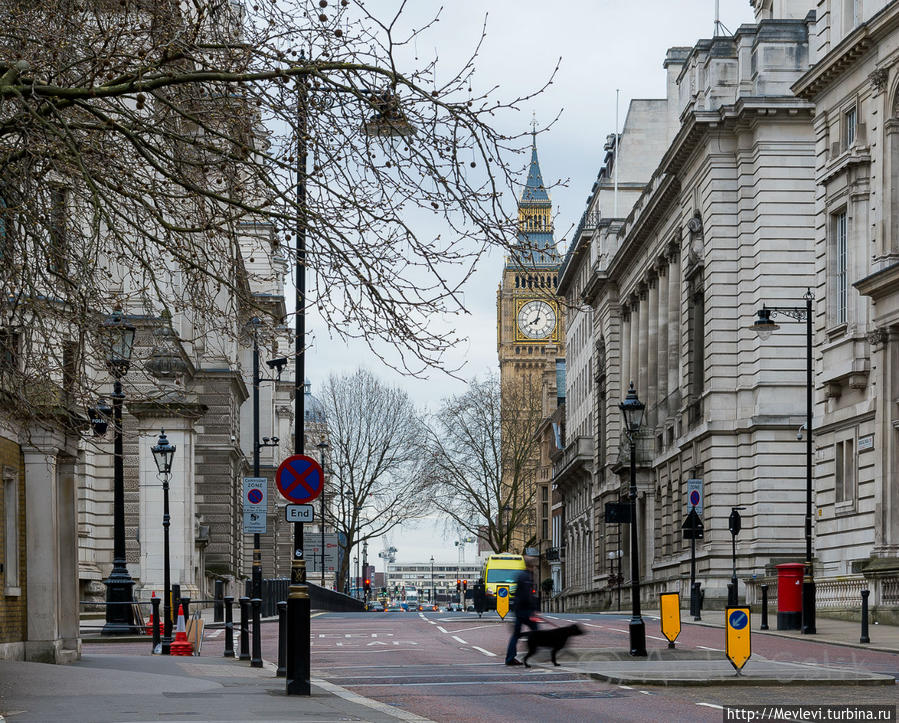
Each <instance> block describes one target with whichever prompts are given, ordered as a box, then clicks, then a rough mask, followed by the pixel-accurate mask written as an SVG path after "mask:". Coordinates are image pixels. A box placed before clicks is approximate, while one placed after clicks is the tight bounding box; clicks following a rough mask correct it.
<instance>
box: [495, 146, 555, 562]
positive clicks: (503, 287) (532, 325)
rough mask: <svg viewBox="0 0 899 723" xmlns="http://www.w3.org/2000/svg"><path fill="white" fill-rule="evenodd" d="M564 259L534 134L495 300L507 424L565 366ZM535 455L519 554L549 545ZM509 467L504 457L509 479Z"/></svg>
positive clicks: (517, 540) (517, 536)
mask: <svg viewBox="0 0 899 723" xmlns="http://www.w3.org/2000/svg"><path fill="white" fill-rule="evenodd" d="M560 261H561V259H560V257H559V253H558V251H557V250H556V245H555V241H554V240H553V219H552V201H551V200H550V197H549V193H548V192H547V190H546V187H545V186H544V184H543V176H542V174H541V172H540V163H539V161H538V159H537V141H536V134H535V135H534V141H533V145H532V147H531V163H530V168H529V170H528V177H527V181H526V182H525V184H524V188H523V189H522V192H521V197H520V198H519V200H518V246H517V250H516V252H515V253H513V254H512V255H510V256H509V257H508V258H507V260H506V264H505V267H504V268H503V278H502V282H501V283H500V287H499V289H498V291H497V299H496V311H497V330H496V335H497V353H498V356H499V369H500V384H501V385H502V386H503V388H504V390H505V389H511V390H514V391H513V392H512V393H510V394H508V395H507V394H506V393H505V392H504V401H503V410H502V414H503V417H504V418H506V419H508V417H510V416H514V415H517V414H519V412H518V411H516V410H515V409H509V408H507V407H508V406H509V400H511V399H513V398H517V397H518V396H519V394H520V393H526V394H532V395H534V396H535V397H537V399H535V400H534V401H535V403H537V404H540V403H542V400H541V397H542V395H543V389H544V386H545V381H548V382H549V383H553V382H554V380H555V376H556V365H557V363H558V362H559V361H564V354H565V345H564V341H563V339H564V324H565V312H564V309H563V308H562V307H561V306H560V305H559V303H558V299H557V297H556V294H555V290H556V286H557V283H558V279H557V272H558V268H559V263H560ZM506 423H507V422H504V424H506ZM534 431H536V430H534ZM504 449H508V447H507V446H506V447H504ZM537 456H538V455H537V454H536V453H535V455H534V459H533V462H532V464H531V465H530V466H532V469H531V470H530V471H529V472H528V474H529V475H531V476H532V477H533V480H534V481H533V482H531V481H522V483H521V484H522V485H523V486H524V487H526V488H527V489H522V493H523V494H524V496H525V497H526V498H528V499H529V500H530V505H531V506H532V507H533V509H530V510H528V511H527V514H522V515H521V516H520V520H518V521H517V524H515V528H514V536H513V540H514V547H515V551H516V552H523V551H524V549H523V548H524V547H525V546H528V547H531V546H533V547H536V548H537V549H538V550H541V549H544V548H546V547H549V537H548V533H549V505H548V504H547V505H543V501H544V497H545V498H546V500H547V501H548V499H549V474H548V464H544V465H543V466H542V467H540V463H539V460H538V459H537ZM509 464H510V461H509V460H503V465H504V478H506V479H508V478H509V475H510V473H509V472H508V469H509V467H508V466H507V465H509ZM516 464H518V463H516ZM538 467H539V469H538ZM541 470H542V471H543V475H542V477H541V478H540V479H539V480H538V479H537V478H538V477H540V471H541ZM513 514H515V513H513Z"/></svg>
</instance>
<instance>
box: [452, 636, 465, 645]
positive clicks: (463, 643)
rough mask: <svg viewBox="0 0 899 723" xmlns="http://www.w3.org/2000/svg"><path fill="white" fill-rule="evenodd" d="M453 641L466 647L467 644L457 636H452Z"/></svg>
mask: <svg viewBox="0 0 899 723" xmlns="http://www.w3.org/2000/svg"><path fill="white" fill-rule="evenodd" d="M453 640H458V641H459V642H460V643H462V645H468V643H467V642H465V641H464V640H462V638H460V637H459V636H458V635H453Z"/></svg>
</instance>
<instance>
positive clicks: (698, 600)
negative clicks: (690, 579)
mask: <svg viewBox="0 0 899 723" xmlns="http://www.w3.org/2000/svg"><path fill="white" fill-rule="evenodd" d="M693 589H694V590H695V591H696V592H695V597H696V609H695V610H694V611H693V619H694V620H702V615H701V614H700V612H701V611H702V583H700V582H694V583H693Z"/></svg>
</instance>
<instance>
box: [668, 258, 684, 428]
mask: <svg viewBox="0 0 899 723" xmlns="http://www.w3.org/2000/svg"><path fill="white" fill-rule="evenodd" d="M669 258H670V259H671V261H670V263H669V264H668V334H667V336H668V395H669V397H671V402H670V404H669V406H668V414H669V415H674V414H677V411H678V407H679V406H680V395H679V394H676V392H678V391H679V390H680V360H681V352H680V338H681V286H680V274H681V269H680V258H679V254H678V253H677V250H674V251H673V252H672V253H671V255H670V257H669ZM672 395H673V396H672Z"/></svg>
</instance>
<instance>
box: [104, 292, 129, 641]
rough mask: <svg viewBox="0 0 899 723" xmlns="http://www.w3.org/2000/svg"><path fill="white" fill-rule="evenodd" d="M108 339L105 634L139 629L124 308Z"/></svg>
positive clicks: (108, 327)
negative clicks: (132, 561) (130, 527)
mask: <svg viewBox="0 0 899 723" xmlns="http://www.w3.org/2000/svg"><path fill="white" fill-rule="evenodd" d="M103 330H104V332H105V333H106V335H107V339H108V341H109V347H108V352H109V354H108V356H107V359H106V364H107V367H108V368H109V370H110V372H111V373H112V376H113V378H114V379H115V383H114V385H113V391H112V421H113V435H114V436H113V502H112V517H113V554H112V571H111V572H110V573H109V577H108V578H106V580H104V581H103V583H104V584H105V585H106V623H105V624H104V625H103V630H102V634H103V635H128V634H132V633H135V632H137V628H136V626H135V625H134V612H133V610H132V608H131V602H132V588H133V587H134V580H132V579H131V575H129V574H128V568H127V566H126V565H125V470H124V459H125V454H124V450H123V444H122V402H123V400H124V399H125V395H124V393H123V392H122V378H123V377H124V376H125V374H127V373H128V366H129V364H130V363H131V350H132V348H133V347H134V327H133V326H132V325H131V324H129V323H128V322H126V321H125V318H124V316H123V315H122V312H121V311H118V310H117V311H114V312H113V313H112V314H110V315H109V316H108V317H107V318H106V319H105V320H104V322H103Z"/></svg>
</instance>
